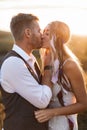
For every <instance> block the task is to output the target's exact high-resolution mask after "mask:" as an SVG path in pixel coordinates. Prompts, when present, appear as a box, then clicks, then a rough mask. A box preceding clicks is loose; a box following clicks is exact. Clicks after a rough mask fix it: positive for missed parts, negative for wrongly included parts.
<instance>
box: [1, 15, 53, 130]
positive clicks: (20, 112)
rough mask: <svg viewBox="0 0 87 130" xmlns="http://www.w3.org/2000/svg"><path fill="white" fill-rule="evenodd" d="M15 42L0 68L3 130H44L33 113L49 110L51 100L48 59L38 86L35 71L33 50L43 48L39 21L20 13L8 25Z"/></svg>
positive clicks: (45, 128) (48, 56)
mask: <svg viewBox="0 0 87 130" xmlns="http://www.w3.org/2000/svg"><path fill="white" fill-rule="evenodd" d="M10 28H11V32H12V35H13V38H14V45H13V49H12V50H13V51H12V52H11V54H10V55H9V56H7V57H5V59H4V61H3V63H2V66H1V86H2V87H1V91H2V99H3V104H4V106H5V114H6V116H5V119H4V125H3V128H4V130H41V129H42V130H47V129H48V127H47V122H46V123H38V122H37V121H36V119H35V117H34V111H36V110H38V109H39V108H40V109H43V108H45V107H47V106H48V104H49V102H50V99H51V97H52V92H51V88H52V83H51V82H50V81H51V66H49V64H50V65H51V64H52V60H51V56H50V54H49V51H48V52H47V53H46V57H45V71H44V75H43V76H42V80H41V81H40V82H39V77H38V74H37V72H36V70H35V68H34V63H35V58H34V56H33V55H32V51H33V50H34V49H39V48H41V46H42V34H41V32H40V27H39V24H38V18H37V17H36V16H34V15H32V14H23V13H20V14H18V15H16V16H14V17H13V18H12V20H11V23H10Z"/></svg>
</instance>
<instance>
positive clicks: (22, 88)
mask: <svg viewBox="0 0 87 130" xmlns="http://www.w3.org/2000/svg"><path fill="white" fill-rule="evenodd" d="M13 50H15V51H16V52H17V53H18V54H20V55H21V56H22V57H23V58H24V59H25V60H26V61H28V63H29V64H30V66H31V67H33V63H32V61H34V60H33V59H32V57H31V56H29V55H27V54H26V53H25V52H24V51H23V50H22V49H21V48H19V47H18V46H17V45H16V44H14V46H13ZM33 69H34V68H33ZM1 85H2V87H3V89H4V90H5V91H6V92H9V93H14V92H16V93H18V94H19V95H20V96H22V97H23V98H25V99H26V100H27V101H29V102H30V103H31V104H33V105H34V106H36V107H38V108H45V107H46V106H47V105H48V104H49V102H50V99H51V97H52V92H51V89H50V87H48V86H47V85H40V84H38V82H37V81H36V80H35V79H34V77H33V76H32V75H31V73H30V72H29V70H28V69H27V67H26V65H25V63H24V61H23V60H22V59H20V58H18V57H13V56H11V57H9V58H7V59H6V60H5V61H4V63H3V65H2V67H1Z"/></svg>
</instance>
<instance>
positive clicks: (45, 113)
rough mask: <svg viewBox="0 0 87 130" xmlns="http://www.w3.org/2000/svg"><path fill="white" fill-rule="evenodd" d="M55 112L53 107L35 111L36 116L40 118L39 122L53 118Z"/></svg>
mask: <svg viewBox="0 0 87 130" xmlns="http://www.w3.org/2000/svg"><path fill="white" fill-rule="evenodd" d="M53 112H54V110H53V109H44V110H38V111H35V118H36V119H37V120H38V122H40V123H42V122H45V121H48V120H49V119H51V118H52V117H53V116H54V113H53Z"/></svg>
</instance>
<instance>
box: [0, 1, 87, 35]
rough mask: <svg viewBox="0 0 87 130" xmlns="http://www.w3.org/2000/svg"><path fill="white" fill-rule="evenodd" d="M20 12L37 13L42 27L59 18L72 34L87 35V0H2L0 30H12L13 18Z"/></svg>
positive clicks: (0, 3) (0, 4)
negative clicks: (11, 22)
mask: <svg viewBox="0 0 87 130" xmlns="http://www.w3.org/2000/svg"><path fill="white" fill-rule="evenodd" d="M20 12H21V13H32V14H34V15H37V16H38V17H39V20H40V26H41V28H42V29H43V28H44V27H45V26H46V25H47V24H48V23H49V22H51V21H54V20H58V21H63V22H65V23H67V24H68V25H69V27H70V30H71V33H72V34H77V35H87V0H0V31H1V30H3V31H10V27H9V25H10V21H11V18H12V17H13V16H14V15H16V14H18V13H20Z"/></svg>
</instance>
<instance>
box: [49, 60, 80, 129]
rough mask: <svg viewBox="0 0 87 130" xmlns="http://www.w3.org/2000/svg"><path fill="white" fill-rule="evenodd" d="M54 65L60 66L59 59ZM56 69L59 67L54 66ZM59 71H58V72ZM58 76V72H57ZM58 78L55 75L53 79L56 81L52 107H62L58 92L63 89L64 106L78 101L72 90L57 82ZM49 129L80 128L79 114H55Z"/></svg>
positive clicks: (50, 121)
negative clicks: (70, 122)
mask: <svg viewBox="0 0 87 130" xmlns="http://www.w3.org/2000/svg"><path fill="white" fill-rule="evenodd" d="M54 66H58V61H55V62H54ZM54 69H55V70H58V68H56V67H55V68H54ZM56 73H57V72H56ZM57 77H58V73H57ZM54 79H57V78H56V76H53V78H52V81H53V82H55V83H54V87H53V97H52V101H51V103H50V107H51V108H56V107H61V103H60V101H59V99H58V97H57V95H58V93H59V92H60V91H61V89H62V94H63V101H64V106H67V105H70V104H73V103H74V102H76V100H75V96H74V94H73V93H72V92H70V91H66V90H65V89H64V88H62V87H61V86H60V85H58V83H56V80H54ZM68 119H70V120H71V121H72V123H73V129H70V126H69V121H68ZM49 130H78V125H77V114H73V115H69V116H55V117H53V118H52V119H50V120H49Z"/></svg>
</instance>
